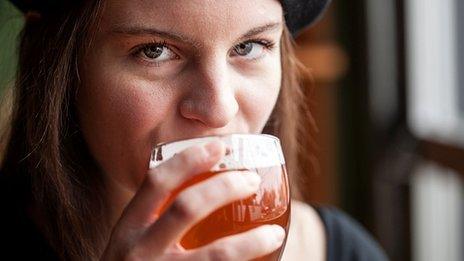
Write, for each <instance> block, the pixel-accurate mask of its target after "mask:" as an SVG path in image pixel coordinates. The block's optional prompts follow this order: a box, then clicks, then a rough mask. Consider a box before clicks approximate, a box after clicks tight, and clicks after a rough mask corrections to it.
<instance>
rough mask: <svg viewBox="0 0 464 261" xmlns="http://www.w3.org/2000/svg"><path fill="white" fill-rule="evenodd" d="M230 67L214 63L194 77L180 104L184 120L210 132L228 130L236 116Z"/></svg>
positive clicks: (196, 72) (194, 74)
mask: <svg viewBox="0 0 464 261" xmlns="http://www.w3.org/2000/svg"><path fill="white" fill-rule="evenodd" d="M227 67H228V66H227V64H224V63H223V64H219V63H214V64H210V65H209V66H207V65H205V66H204V67H203V69H201V68H199V69H198V70H196V71H195V72H192V74H191V75H193V76H194V77H192V78H191V82H190V83H188V91H187V93H186V95H185V96H184V97H183V99H182V100H181V102H180V108H179V109H180V113H181V115H182V116H183V117H185V118H187V119H191V120H197V121H199V122H202V123H203V124H205V125H206V126H208V127H211V128H221V127H224V126H226V125H227V124H228V123H229V122H230V121H231V120H232V119H233V118H234V117H235V116H236V114H237V112H238V110H239V104H238V102H237V99H236V94H235V90H236V88H235V87H236V86H234V83H233V81H232V75H231V73H233V72H229V69H228V68H227Z"/></svg>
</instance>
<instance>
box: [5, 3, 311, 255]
mask: <svg viewBox="0 0 464 261" xmlns="http://www.w3.org/2000/svg"><path fill="white" fill-rule="evenodd" d="M76 2H80V1H76ZM102 9H103V4H102V1H101V0H99V1H84V4H82V3H80V4H76V6H72V7H68V8H66V10H57V11H56V12H55V13H53V15H51V14H47V15H43V16H41V17H40V16H39V15H29V16H28V17H26V24H25V27H24V29H23V31H22V35H21V39H20V46H19V66H18V73H17V79H16V84H15V87H14V90H13V92H14V93H13V96H14V101H13V108H12V114H11V122H10V124H9V125H8V129H9V131H8V132H9V135H6V136H4V137H3V140H2V143H3V142H5V144H7V145H6V149H5V155H4V158H3V163H2V173H3V174H2V175H6V176H7V177H8V178H9V179H13V180H16V181H17V182H15V183H13V184H15V186H16V187H15V188H12V190H11V191H12V193H16V195H18V194H20V195H18V198H21V201H20V203H19V204H24V207H26V206H28V205H32V206H34V207H35V210H36V212H37V213H39V216H40V218H37V217H36V218H35V221H36V222H37V220H42V221H38V222H39V223H40V227H41V229H43V231H42V232H43V234H44V235H45V236H46V238H47V240H48V241H49V242H50V244H51V246H52V247H53V249H54V250H55V251H56V252H57V253H58V255H59V256H60V257H61V258H62V259H69V260H75V259H98V257H99V255H100V254H101V253H102V251H103V247H104V246H105V243H106V241H107V239H108V238H107V237H108V236H109V232H110V227H109V224H106V223H105V220H108V219H107V216H106V213H108V211H107V210H108V208H107V206H106V205H105V197H104V195H105V193H104V183H103V180H102V177H101V175H99V172H98V167H97V164H96V163H95V162H94V160H93V158H92V156H91V155H90V153H89V150H88V149H87V147H86V143H85V141H84V139H83V137H82V135H81V133H80V131H79V125H78V122H77V117H76V115H75V107H74V106H75V105H74V95H75V93H76V91H77V88H78V86H79V70H78V69H79V66H78V65H79V60H80V58H81V57H83V55H84V54H85V52H86V50H87V49H88V47H89V46H90V45H91V40H92V37H93V34H94V33H95V30H96V29H97V28H98V23H99V19H100V15H101V12H102ZM281 46H282V55H281V58H282V73H283V75H282V89H281V93H280V96H279V99H278V102H277V106H276V108H275V109H274V112H273V114H272V116H271V118H270V120H269V122H268V124H267V125H266V128H265V130H264V131H265V132H267V133H273V134H275V135H277V136H279V137H280V138H281V140H282V144H283V146H284V153H285V155H286V159H287V167H288V170H289V173H290V176H291V178H290V179H291V183H292V194H293V196H294V197H298V191H297V190H296V189H295V188H297V187H298V185H299V184H301V182H300V177H302V176H304V175H302V173H304V172H307V171H308V170H304V169H302V168H301V166H299V164H298V159H301V157H302V156H307V155H310V154H309V153H310V150H309V149H310V147H309V146H307V145H308V144H309V143H308V142H309V141H310V140H311V138H310V133H309V132H308V130H307V128H308V126H311V123H310V120H311V118H310V117H308V116H309V114H307V113H308V110H307V103H306V101H305V98H304V95H303V93H302V91H301V89H300V84H299V82H298V79H299V78H298V67H299V66H298V62H297V59H296V57H295V55H294V52H293V42H292V37H291V35H290V33H289V31H288V29H287V28H285V29H284V32H283V36H282V39H281ZM299 144H304V145H303V146H301V145H299ZM302 148H304V149H305V150H306V151H302V150H301V149H302Z"/></svg>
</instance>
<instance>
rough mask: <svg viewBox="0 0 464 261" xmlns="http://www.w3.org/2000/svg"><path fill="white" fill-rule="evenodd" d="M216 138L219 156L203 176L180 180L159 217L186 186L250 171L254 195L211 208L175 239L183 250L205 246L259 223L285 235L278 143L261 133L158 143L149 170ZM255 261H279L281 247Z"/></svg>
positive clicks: (286, 209)
mask: <svg viewBox="0 0 464 261" xmlns="http://www.w3.org/2000/svg"><path fill="white" fill-rule="evenodd" d="M214 139H220V140H222V141H223V142H224V143H225V144H226V154H225V156H224V157H223V158H222V159H221V160H220V161H219V162H218V163H217V164H216V165H215V166H214V167H213V168H212V169H211V170H210V171H209V172H206V173H201V174H200V175H198V176H196V177H195V178H193V179H191V180H188V181H186V182H185V183H184V184H182V185H181V186H180V187H179V188H177V189H176V190H175V191H173V193H171V195H170V197H169V199H167V200H166V203H165V205H164V207H162V208H160V210H159V211H158V212H159V213H158V214H161V213H162V212H163V211H164V210H165V208H166V206H167V205H168V204H169V203H170V202H171V201H172V200H173V199H174V198H175V197H176V196H177V194H178V193H179V192H180V191H182V190H183V189H185V188H186V187H188V186H191V185H193V184H196V183H198V182H200V181H202V180H205V179H207V178H209V177H211V176H213V175H215V174H217V173H220V172H224V171H236V170H239V171H240V170H251V171H255V172H257V173H258V175H260V177H261V184H260V187H259V190H258V191H257V192H256V193H255V194H254V195H252V196H251V197H249V198H246V199H242V200H238V201H235V202H233V203H230V204H228V205H225V206H223V207H221V208H220V209H217V210H216V211H214V212H213V213H212V214H210V215H209V216H208V217H206V218H205V219H203V220H202V221H200V222H199V223H197V224H196V225H195V226H193V227H192V228H191V229H190V230H189V231H188V232H187V233H186V234H184V235H183V237H182V239H181V240H180V245H181V246H182V247H184V248H185V249H192V248H197V247H200V246H203V245H206V244H208V243H210V242H212V241H214V240H216V239H218V238H221V237H225V236H229V235H234V234H237V233H240V232H244V231H247V230H249V229H252V228H255V227H258V226H260V225H264V224H277V225H280V226H282V227H283V228H284V229H285V231H286V234H287V233H288V228H289V224H290V191H289V185H288V184H289V183H288V177H287V172H286V169H285V160H284V157H283V153H282V148H281V146H280V141H279V139H278V138H276V137H274V136H271V135H266V134H229V135H223V136H207V137H200V138H193V139H187V140H180V141H174V142H169V143H161V144H158V145H156V146H155V148H154V149H153V151H152V155H151V158H150V168H153V167H156V166H157V165H159V164H161V163H162V162H164V161H166V160H167V159H169V158H171V157H172V156H174V155H175V154H176V153H179V152H181V151H182V150H184V149H186V148H188V147H190V146H193V145H196V144H203V143H207V142H209V141H211V140H214ZM286 239H287V238H285V240H284V243H283V244H282V246H281V247H280V248H279V249H277V250H276V251H274V252H273V253H271V254H269V255H267V256H264V257H261V258H259V259H256V260H279V259H280V257H281V256H282V253H283V250H284V247H285V241H286Z"/></svg>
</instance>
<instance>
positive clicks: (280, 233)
mask: <svg viewBox="0 0 464 261" xmlns="http://www.w3.org/2000/svg"><path fill="white" fill-rule="evenodd" d="M272 230H273V232H274V237H275V241H276V244H279V245H280V244H282V242H283V241H284V238H285V230H284V229H283V228H282V227H281V226H279V225H273V226H272Z"/></svg>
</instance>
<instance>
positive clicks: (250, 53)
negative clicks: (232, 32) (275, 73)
mask: <svg viewBox="0 0 464 261" xmlns="http://www.w3.org/2000/svg"><path fill="white" fill-rule="evenodd" d="M266 48H270V47H268V46H266V45H265V44H264V43H258V42H244V43H240V44H238V45H236V46H235V47H234V49H233V54H232V56H242V57H244V58H246V59H256V58H259V57H260V56H262V55H263V52H264V51H265V49H266Z"/></svg>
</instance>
